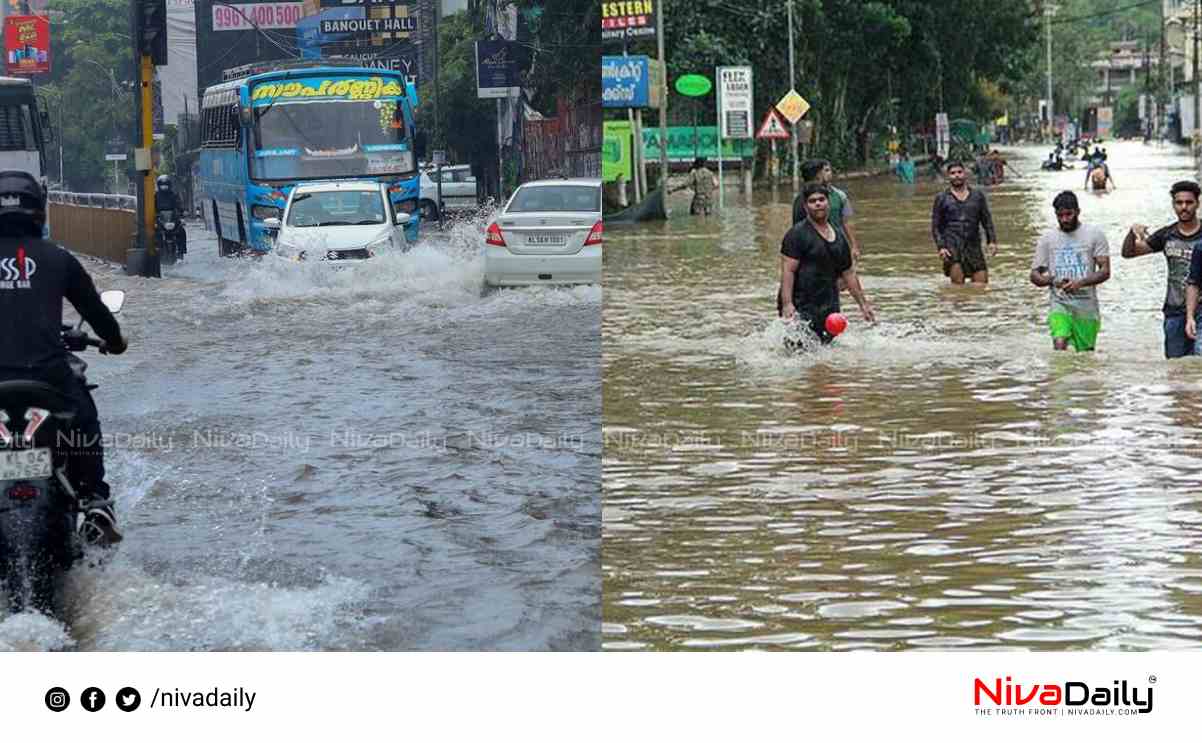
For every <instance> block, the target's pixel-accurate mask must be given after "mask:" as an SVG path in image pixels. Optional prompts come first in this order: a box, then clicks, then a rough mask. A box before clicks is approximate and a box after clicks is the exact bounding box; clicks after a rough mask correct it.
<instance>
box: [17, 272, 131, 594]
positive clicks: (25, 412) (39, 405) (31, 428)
mask: <svg viewBox="0 0 1202 743" xmlns="http://www.w3.org/2000/svg"><path fill="white" fill-rule="evenodd" d="M100 298H101V301H103V302H104V304H105V306H106V307H108V308H109V310H110V311H111V312H113V313H114V314H117V313H118V312H120V311H121V306H122V305H123V304H124V302H125V292H121V291H107V292H104V293H103V294H101V295H100ZM62 338H63V345H64V347H65V348H66V349H67V350H68V351H70V352H71V353H70V354H69V358H68V360H69V362H70V365H71V369H72V371H73V372H74V373H75V375H76V376H77V377H78V378H79V379H80V380H81V381H82V382H83V383H84V384H85V385H86V384H87V380H86V377H85V376H84V372H85V371H86V370H87V362H85V361H84V360H83V359H81V358H79V357H78V356H76V355H75V354H76V353H77V352H81V351H84V350H86V349H87V348H88V347H89V346H95V347H99V346H100V341H99V340H97V339H96V338H93V337H91V336H89V335H88V334H87V333H86V332H85V331H84V330H83V320H80V322H79V325H76V326H75V327H72V326H70V325H63V331H62ZM88 389H95V385H88ZM74 417H75V413H74V403H73V401H72V400H71V399H70V398H69V397H68V396H67V395H66V394H64V393H63V392H62V391H61V390H59V389H58V388H56V387H53V386H51V385H49V384H46V383H44V382H38V381H33V380H24V379H18V380H11V381H6V382H0V584H2V585H3V588H4V590H5V593H6V594H7V596H8V608H9V611H10V612H11V613H13V614H16V613H19V612H22V611H25V610H27V609H36V610H37V611H40V612H42V613H44V614H47V615H51V616H57V615H58V614H59V611H58V610H59V606H58V604H57V600H56V596H57V593H58V585H59V583H60V582H61V579H62V577H63V575H64V573H66V571H67V570H68V569H69V568H70V567H71V565H72V563H74V562H75V561H76V560H78V559H80V558H82V557H83V545H84V542H85V539H84V533H83V532H84V529H85V528H88V527H86V526H85V524H84V516H83V512H82V509H81V505H82V504H81V502H80V499H79V495H78V494H77V493H76V492H75V488H74V486H73V485H72V483H71V482H70V481H69V479H68V478H67V460H68V456H69V452H68V450H67V449H66V447H64V446H62V444H63V442H64V438H67V437H68V436H69V434H70V432H71V431H72V420H73V418H74ZM10 426H12V428H10ZM22 426H23V427H22ZM60 434H62V435H61V436H60Z"/></svg>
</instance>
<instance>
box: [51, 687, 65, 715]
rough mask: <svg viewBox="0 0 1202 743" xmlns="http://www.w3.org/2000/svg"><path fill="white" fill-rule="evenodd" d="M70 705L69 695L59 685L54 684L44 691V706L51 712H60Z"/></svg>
mask: <svg viewBox="0 0 1202 743" xmlns="http://www.w3.org/2000/svg"><path fill="white" fill-rule="evenodd" d="M70 705H71V695H70V694H68V693H67V690H66V689H64V688H63V687H61V686H55V687H54V688H52V689H50V691H47V692H46V707H47V708H49V710H50V711H51V712H62V711H63V710H65V709H66V708H67V707H69V706H70Z"/></svg>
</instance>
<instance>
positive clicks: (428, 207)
mask: <svg viewBox="0 0 1202 743" xmlns="http://www.w3.org/2000/svg"><path fill="white" fill-rule="evenodd" d="M421 210H422V221H423V222H437V221H438V207H437V206H436V205H435V204H434V202H433V201H428V200H423V201H422V202H421Z"/></svg>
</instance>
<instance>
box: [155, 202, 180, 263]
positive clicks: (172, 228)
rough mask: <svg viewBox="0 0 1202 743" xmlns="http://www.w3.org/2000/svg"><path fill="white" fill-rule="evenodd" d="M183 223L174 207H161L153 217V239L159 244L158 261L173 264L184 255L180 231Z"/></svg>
mask: <svg viewBox="0 0 1202 743" xmlns="http://www.w3.org/2000/svg"><path fill="white" fill-rule="evenodd" d="M183 228H184V225H183V223H182V222H181V221H180V220H179V218H178V215H177V214H176V212H175V210H174V209H163V210H162V211H160V212H158V214H157V215H155V218H154V239H155V244H157V245H158V246H159V261H160V262H162V263H163V264H165V265H168V266H171V265H174V264H175V262H176V261H178V260H179V259H180V258H183V257H184V252H185V251H184V249H183V245H182V244H181V241H180V232H181V231H182V230H183Z"/></svg>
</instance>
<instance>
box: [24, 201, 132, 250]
mask: <svg viewBox="0 0 1202 743" xmlns="http://www.w3.org/2000/svg"><path fill="white" fill-rule="evenodd" d="M48 201H49V202H50V203H49V205H48V211H49V214H48V215H47V216H48V218H49V221H50V239H51V240H53V241H54V242H56V243H58V244H59V245H62V246H63V247H65V248H68V249H70V250H73V251H75V252H77V253H83V254H84V255H91V256H95V257H97V258H104V259H107V260H110V261H116V262H118V263H125V254H126V251H127V250H128V249H129V248H130V247H131V246H132V245H133V244H134V240H135V238H136V235H137V232H138V224H137V207H138V200H137V198H136V197H134V196H129V195H126V194H106V193H72V192H69V191H51V192H50V193H49V194H48Z"/></svg>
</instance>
